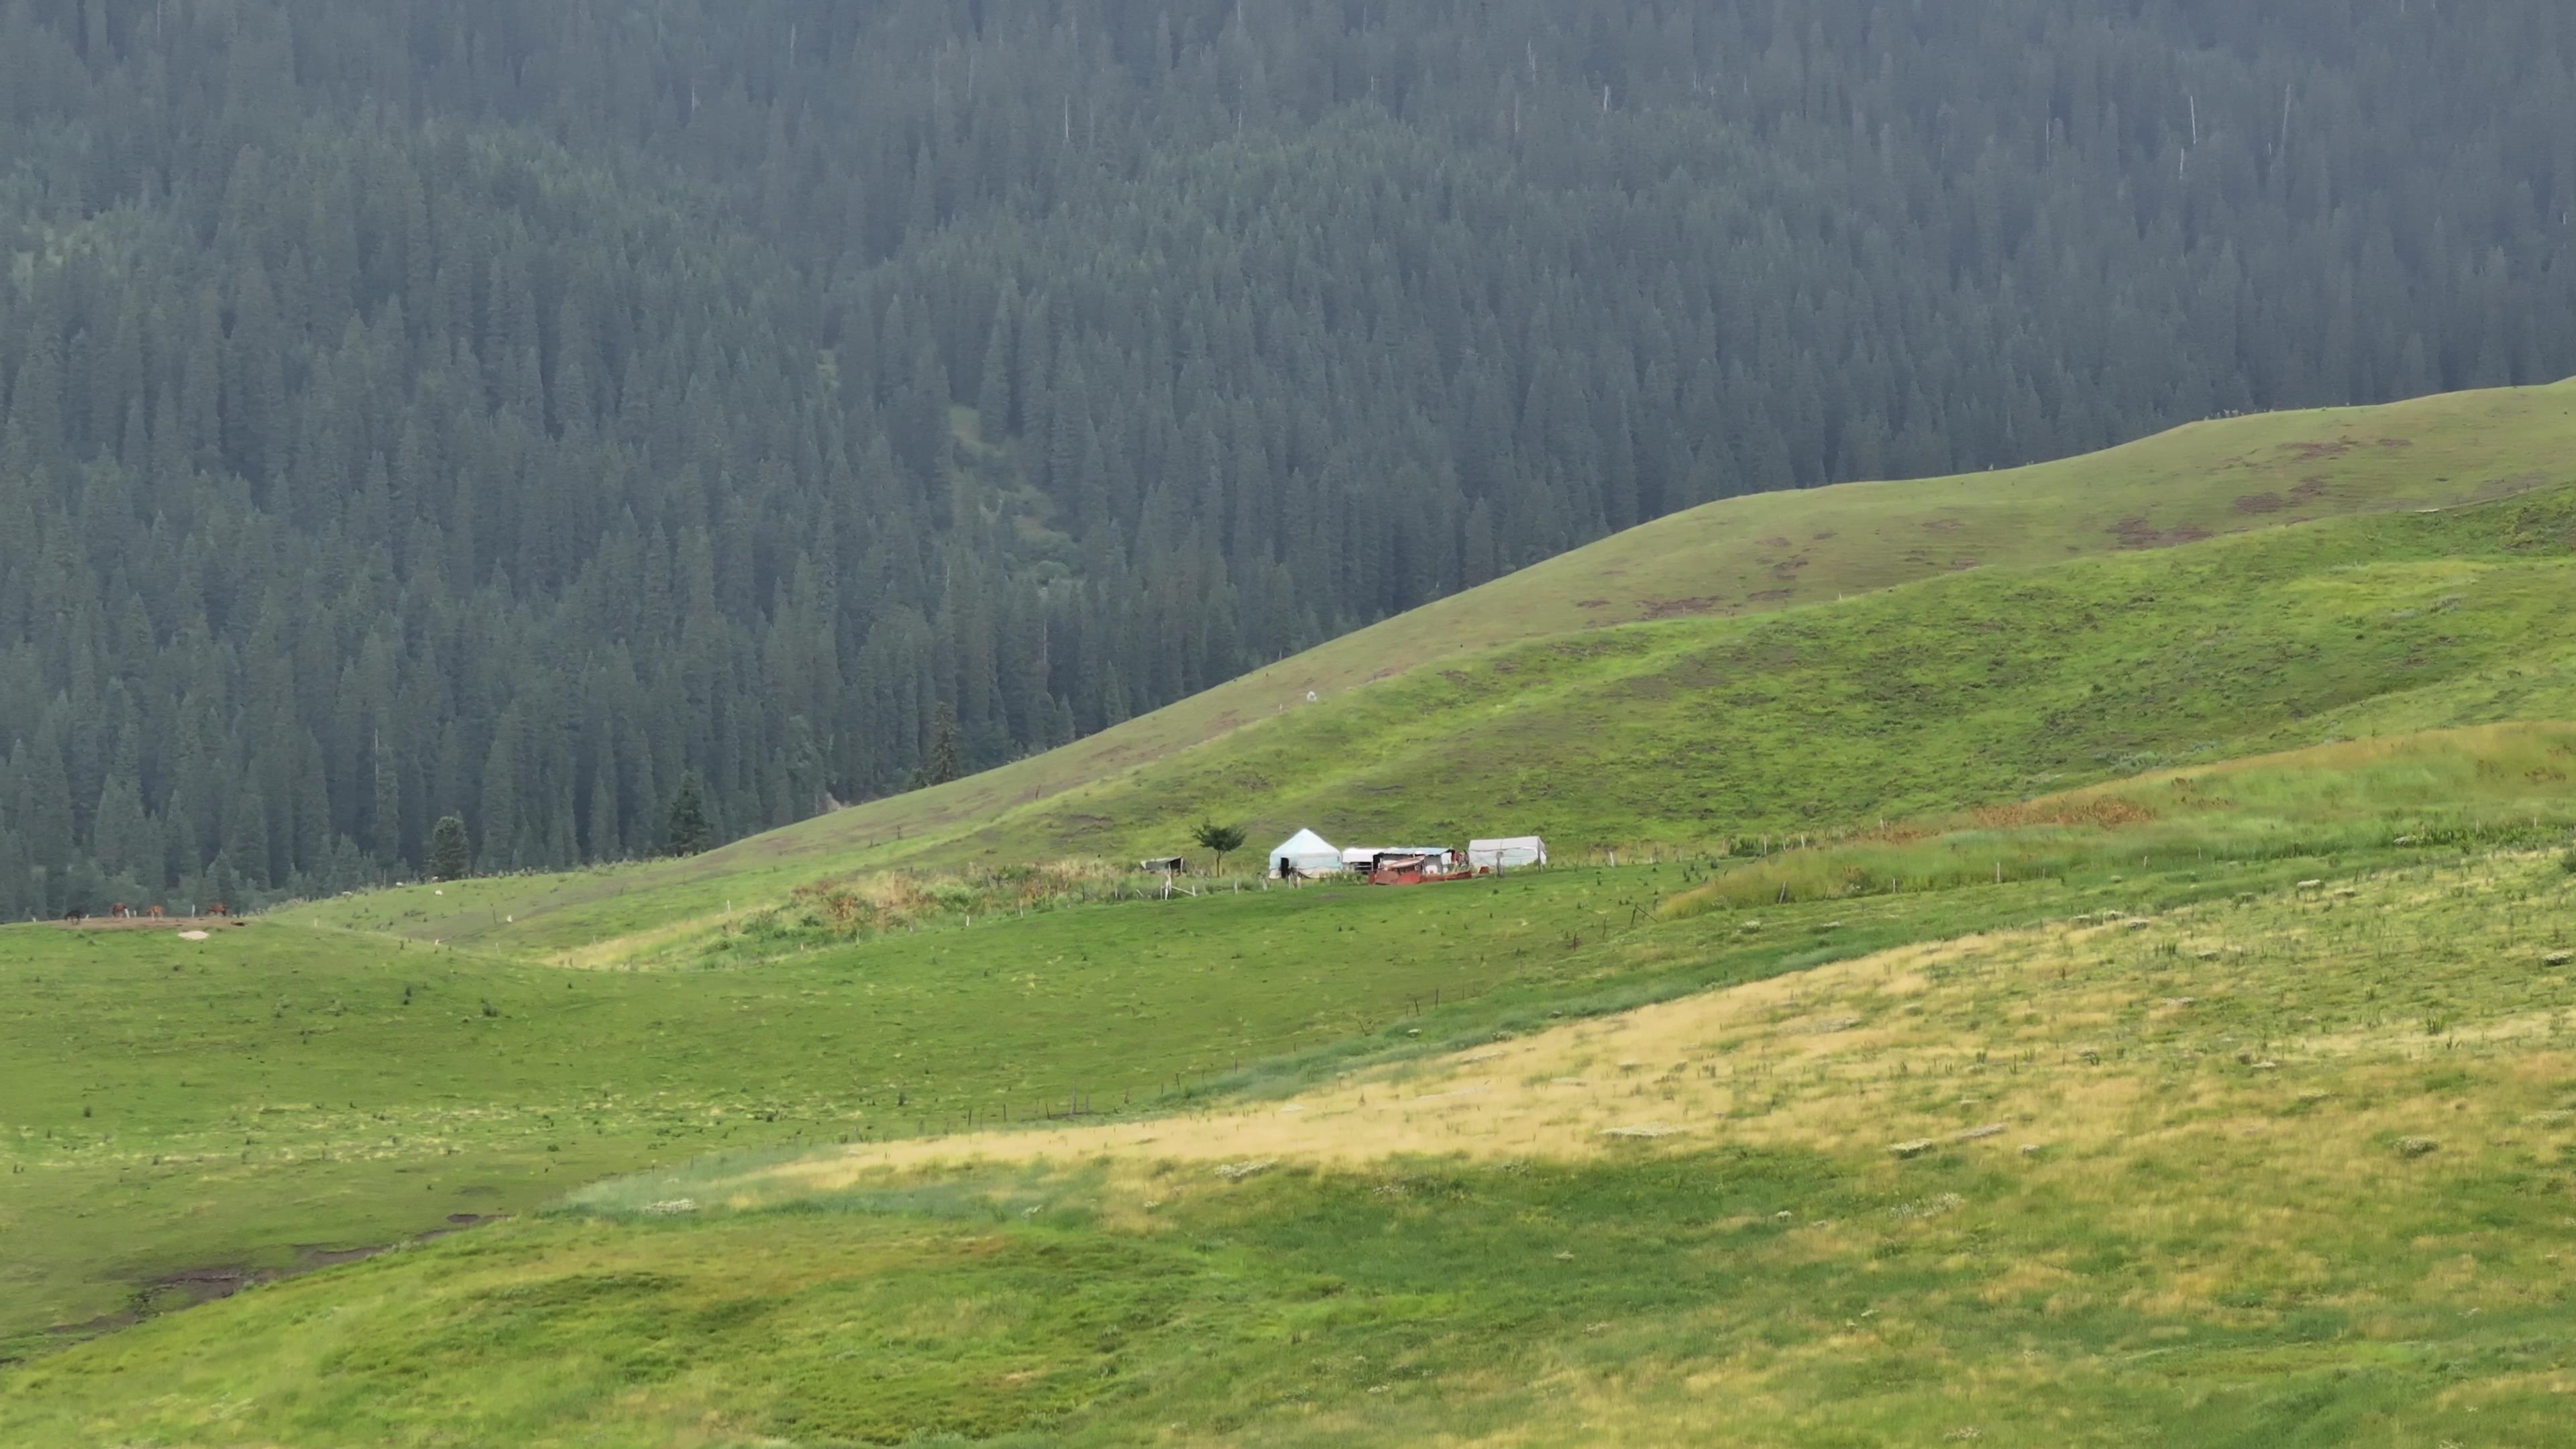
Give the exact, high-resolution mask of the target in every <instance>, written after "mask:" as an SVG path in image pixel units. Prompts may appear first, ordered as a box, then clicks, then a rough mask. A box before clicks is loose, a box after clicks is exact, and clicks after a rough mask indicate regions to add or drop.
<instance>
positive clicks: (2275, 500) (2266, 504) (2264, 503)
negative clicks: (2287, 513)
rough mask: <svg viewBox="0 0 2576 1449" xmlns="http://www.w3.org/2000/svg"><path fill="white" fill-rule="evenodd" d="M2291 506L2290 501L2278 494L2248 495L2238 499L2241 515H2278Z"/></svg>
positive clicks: (2237, 506)
mask: <svg viewBox="0 0 2576 1449" xmlns="http://www.w3.org/2000/svg"><path fill="white" fill-rule="evenodd" d="M2289 506H2290V501H2289V500H2288V499H2286V498H2283V497H2282V496H2281V495H2280V494H2278V493H2246V494H2240V495H2238V497H2237V499H2236V511H2237V512H2239V513H2278V512H2280V511H2281V510H2282V509H2284V508H2287V507H2289Z"/></svg>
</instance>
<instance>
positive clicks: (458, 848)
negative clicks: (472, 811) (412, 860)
mask: <svg viewBox="0 0 2576 1449" xmlns="http://www.w3.org/2000/svg"><path fill="white" fill-rule="evenodd" d="M473 868H474V857H473V847H472V845H471V844H470V843H469V842H468V841H467V839H466V835H465V817H464V816H462V815H442V816H440V817H439V820H438V824H437V825H436V826H434V827H432V828H431V830H430V832H429V862H428V869H429V878H430V879H431V880H463V879H465V877H466V875H467V874H468V873H469V872H471V871H472V870H473Z"/></svg>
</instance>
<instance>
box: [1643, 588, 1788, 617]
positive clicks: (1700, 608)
mask: <svg viewBox="0 0 2576 1449" xmlns="http://www.w3.org/2000/svg"><path fill="white" fill-rule="evenodd" d="M1787 592H1788V591H1787V590H1785V589H1784V590H1782V591H1781V593H1782V595H1783V597H1785V596H1786V595H1787ZM1722 603H1723V601H1722V600H1718V599H1648V600H1646V601H1645V613H1644V617H1646V618H1648V619H1680V618H1687V617H1689V616H1691V615H1693V614H1709V613H1714V612H1716V611H1717V609H1718V608H1719V607H1720V606H1721V604H1722Z"/></svg>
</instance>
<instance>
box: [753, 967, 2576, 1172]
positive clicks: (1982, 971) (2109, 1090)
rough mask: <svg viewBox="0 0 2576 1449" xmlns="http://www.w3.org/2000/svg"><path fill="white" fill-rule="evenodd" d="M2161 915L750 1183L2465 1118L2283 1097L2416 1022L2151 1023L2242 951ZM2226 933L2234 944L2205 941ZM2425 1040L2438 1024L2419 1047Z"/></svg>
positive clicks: (2495, 1038) (2296, 1131) (2349, 1155)
mask: <svg viewBox="0 0 2576 1449" xmlns="http://www.w3.org/2000/svg"><path fill="white" fill-rule="evenodd" d="M2192 927H2193V923H2191V922H2189V921H2187V920H2176V921H2168V922H2155V923H2150V924H2149V926H2148V927H2147V928H2146V929H2147V930H2148V931H2152V932H2154V933H2157V937H2156V938H2159V939H2161V938H2170V939H2174V940H2176V941H2178V942H2184V941H2196V940H2203V939H2208V933H2207V932H2206V931H2205V930H2194V929H2193V928H2192ZM2150 939H2151V938H2150V937H2149V936H2147V935H2146V934H2143V933H2142V932H2141V931H2140V930H2139V929H2138V928H2137V926H2136V924H2135V923H2133V922H2130V921H2125V920H2124V921H2117V922H2112V923H2110V924H2107V925H2087V926H2082V927H2068V926H2056V927H2048V928H2041V929H2034V930H2029V931H2023V932H2016V933H2009V934H2001V935H1995V936H1984V937H1972V938H1967V939H1962V940H1957V941H1949V942H1942V943H1937V944H1926V945H1917V946H1909V947H1906V948H1903V949H1899V950H1896V951H1891V952H1887V953H1884V954H1881V955H1877V956H1872V957H1868V958H1864V959H1860V960H1855V961H1851V962H1848V963H1843V964H1840V965H1835V966H1830V967H1825V968H1821V969H1818V970H1815V971H1811V972H1806V973H1802V974H1799V975H1795V976H1789V977H1782V978H1778V979H1774V980H1769V981H1764V982H1759V983H1755V984H1750V985H1746V986H1742V987H1738V988H1734V989H1731V990H1726V991H1720V992H1714V993H1711V994H1708V995H1704V996H1699V997H1694V998H1691V999H1688V1000H1683V1001H1676V1002H1671V1003H1667V1004H1664V1005H1660V1006H1655V1007H1650V1008H1646V1009H1643V1010H1639V1011H1636V1012H1632V1013H1629V1014H1627V1015H1624V1016H1620V1017H1616V1018H1609V1019H1605V1020H1600V1021H1590V1022H1583V1023H1579V1024H1573V1025H1568V1026H1565V1027H1561V1028H1557V1029H1554V1030H1550V1031H1547V1032H1544V1033H1540V1034H1536V1035H1533V1036H1530V1037H1526V1038H1522V1039H1517V1040H1505V1041H1499V1042H1496V1043H1494V1044H1492V1045H1488V1046H1482V1047H1478V1048H1475V1049H1473V1050H1470V1051H1466V1052H1461V1053H1457V1054H1454V1055H1451V1056H1447V1057H1443V1058H1435V1059H1431V1060H1427V1061H1421V1062H1415V1063H1407V1064H1402V1065H1398V1066H1392V1067H1386V1068H1379V1069H1373V1070H1370V1071H1366V1072H1362V1073H1358V1074H1355V1075H1353V1076H1351V1077H1349V1078H1347V1079H1345V1080H1343V1081H1342V1082H1340V1083H1337V1084H1336V1085H1334V1086H1332V1087H1329V1088H1325V1089H1321V1090H1317V1091H1314V1092H1310V1093H1308V1094H1306V1095H1304V1096H1301V1097H1299V1098H1297V1099H1295V1100H1293V1101H1289V1102H1286V1103H1279V1102H1261V1103H1248V1104H1244V1105H1240V1106H1233V1107H1228V1108H1225V1109H1222V1110H1214V1111H1207V1112H1201V1113H1194V1114H1189V1115H1184V1116H1177V1117H1172V1118H1167V1119H1161V1120H1156V1121H1153V1122H1149V1123H1144V1124H1138V1123H1132V1122H1131V1123H1117V1124H1109V1125H1099V1126H1082V1127H1067V1128H1061V1129H1057V1130H1052V1131H1002V1132H992V1133H982V1134H970V1135H965V1136H953V1137H946V1138H940V1139H934V1140H926V1141H908V1142H898V1143H892V1144H885V1145H869V1146H860V1147H853V1148H851V1149H849V1150H847V1151H846V1152H842V1153H839V1154H836V1155H833V1156H829V1157H822V1158H815V1159H808V1160H803V1161H799V1162H795V1163H790V1164H786V1165H782V1166H778V1167H775V1168H771V1169H767V1170H766V1171H764V1172H761V1173H758V1174H755V1175H754V1176H752V1177H751V1178H747V1179H745V1180H744V1181H743V1183H742V1186H743V1188H744V1190H745V1193H746V1198H745V1200H746V1201H748V1200H756V1199H760V1198H767V1197H771V1196H774V1195H775V1194H776V1193H777V1192H779V1191H781V1190H787V1191H797V1190H814V1191H829V1190H832V1189H835V1188H839V1187H845V1186H849V1185H851V1184H854V1183H856V1182H858V1181H860V1180H863V1179H865V1178H867V1177H869V1176H871V1175H874V1174H877V1173H880V1172H884V1171H888V1170H909V1169H917V1168H924V1167H930V1166H933V1165H958V1164H963V1163H972V1162H985V1163H997V1162H998V1163H1029V1162H1039V1161H1054V1162H1058V1163H1063V1162H1090V1161H1095V1160H1101V1159H1106V1160H1109V1161H1112V1162H1118V1163H1125V1164H1143V1163H1164V1164H1190V1163H1197V1164H1205V1165H1207V1166H1209V1167H1211V1168H1213V1169H1216V1171H1217V1174H1218V1175H1219V1176H1220V1177H1221V1178H1223V1179H1226V1180H1233V1179H1235V1178H1238V1177H1240V1176H1244V1175H1249V1173H1248V1172H1247V1171H1246V1169H1253V1168H1259V1167H1261V1166H1263V1165H1266V1164H1271V1163H1276V1162H1299V1163H1308V1164H1316V1165H1357V1164H1363V1163H1370V1162H1376V1161H1380V1160H1383V1159H1388V1158H1396V1157H1404V1156H1461V1157H1468V1158H1532V1157H1545V1158H1558V1159H1579V1158H1588V1157H1596V1156H1599V1155H1602V1154H1606V1153H1635V1152H1641V1151H1646V1152H1652V1151H1673V1150H1702V1149H1706V1148H1709V1147H1712V1146H1719V1145H1725V1144H1729V1143H1745V1144H1764V1145H1797V1146H1802V1147H1806V1148H1810V1149H1818V1150H1825V1151H1836V1152H1860V1153H1867V1154H1873V1155H1890V1154H1891V1149H1892V1148H1894V1146H1895V1145H1896V1144H1899V1143H1928V1144H1930V1145H1929V1146H1928V1147H1927V1148H1925V1149H1923V1150H1926V1151H1937V1152H1977V1153H1988V1154H2014V1153H2019V1152H2021V1151H2022V1150H2023V1149H2024V1148H2025V1146H2026V1145H2028V1146H2030V1147H2033V1148H2037V1147H2040V1146H2042V1145H2045V1147H2046V1149H2047V1150H2049V1151H2050V1152H2051V1153H2057V1152H2076V1153H2086V1152H2091V1151H2094V1150H2097V1149H2100V1148H2102V1147H2103V1146H2105V1145H2106V1144H2111V1143H2115V1142H2116V1143H2118V1144H2120V1145H2121V1146H2122V1147H2123V1148H2124V1149H2128V1150H2154V1151H2166V1152H2171V1153H2175V1154H2179V1155H2181V1156H2184V1157H2187V1158H2188V1157H2200V1158H2209V1159H2212V1160H2215V1159H2217V1158H2221V1157H2230V1158H2232V1157H2243V1156H2252V1157H2256V1158H2268V1157H2275V1156H2287V1155H2295V1156H2297V1157H2298V1158H2300V1159H2302V1160H2304V1161H2306V1162H2307V1163H2309V1164H2310V1165H2311V1167H2314V1166H2315V1165H2317V1164H2319V1163H2323V1162H2331V1161H2333V1160H2336V1159H2338V1158H2340V1159H2343V1160H2347V1161H2352V1162H2358V1161H2361V1160H2364V1159H2365V1158H2366V1159H2367V1160H2369V1161H2371V1162H2373V1163H2377V1162H2378V1161H2379V1160H2380V1159H2381V1158H2384V1157H2385V1156H2386V1153H2385V1152H2384V1151H2379V1150H2374V1149H2372V1148H2371V1146H2370V1143H2371V1142H2372V1141H2373V1140H2374V1139H2377V1138H2383V1137H2385V1136H2386V1134H2388V1133H2391V1132H2419V1131H2420V1132H2425V1133H2431V1134H2438V1133H2440V1132H2441V1131H2444V1130H2448V1129H2449V1128H2450V1127H2451V1126H2452V1124H2451V1123H2450V1122H2449V1121H2448V1120H2447V1119H2446V1117H2445V1109H2444V1107H2443V1105H2442V1104H2440V1103H2433V1102H2425V1101H2421V1100H2414V1099H2407V1100H2402V1101H2392V1102H2390V1103H2389V1104H2386V1105H2383V1106H2380V1107H2376V1108H2374V1109H2372V1110H2369V1111H2350V1112H2333V1113H2314V1114H2309V1115H2304V1116H2296V1117H2289V1118H2284V1116H2283V1114H2284V1112H2285V1111H2287V1110H2288V1109H2290V1108H2292V1107H2294V1106H2297V1105H2299V1103H2298V1101H2297V1094H2296V1093H2295V1092H2294V1091H2293V1090H2292V1089H2291V1088H2290V1087H2289V1086H2288V1085H2287V1082H2286V1079H2285V1078H2284V1076H2283V1075H2282V1074H2281V1071H2280V1068H2281V1067H2282V1066H2283V1064H2285V1063H2289V1064H2294V1065H2315V1064H2319V1063H2322V1062H2326V1061H2341V1062H2343V1063H2344V1064H2346V1065H2359V1064H2366V1060H2367V1059H2370V1058H2373V1056H2374V1054H2376V1055H2377V1056H2379V1057H2385V1058H2387V1059H2388V1060H2390V1061H2402V1060H2404V1059H2405V1057H2406V1055H2407V1053H2408V1051H2409V1050H2410V1048H2409V1047H2408V1046H2407V1045H2406V1043H2405V1042H2404V1040H2403V1039H2404V1038H2405V1037H2406V1036H2407V1034H2408V1031H2409V1030H2410V1028H2407V1027H2403V1026H2399V1025H2395V1024H2392V1025H2390V1026H2387V1027H2385V1028H2380V1029H2373V1030H2345V1031H2342V1032H2338V1033H2333V1034H2330V1035H2321V1036H2318V1037H2315V1038H2299V1039H2293V1040H2275V1041H2272V1042H2270V1043H2268V1044H2266V1045H2264V1046H2262V1047H2261V1048H2259V1051H2260V1053H2261V1059H2260V1060H2256V1059H2254V1058H2255V1056H2256V1051H2257V1049H2255V1048H2250V1047H2249V1048H2248V1049H2246V1050H2244V1051H2241V1052H2238V1053H2237V1054H2236V1058H2237V1059H2236V1060H2235V1061H2234V1062H2230V1061H2229V1060H2227V1059H2226V1058H2224V1057H2221V1056H2218V1055H2216V1054H2215V1053H2214V1052H2211V1051H2210V1050H2208V1049H2207V1048H2206V1047H2201V1048H2193V1049H2181V1048H2175V1047H2173V1046H2172V1045H2170V1044H2167V1045H2166V1046H2163V1047H2157V1046H2152V1045H2141V1044H2140V1043H2139V1042H2138V1041H2136V1040H2135V1039H2134V1033H2135V1030H2136V1028H2135V1026H2134V1023H2136V1022H2139V1021H2146V1022H2149V1023H2152V1024H2154V1025H2156V1026H2157V1027H2158V1028H2160V1029H2163V1028H2170V1029H2172V1031H2171V1032H2170V1033H2169V1034H2175V1033H2179V1032H2180V1031H2183V1030H2186V1029H2188V1027H2189V1025H2190V1023H2191V1019H2192V1017H2193V1014H2194V1012H2195V1011H2196V1010H2202V1009H2205V1008H2204V1004H2206V1003H2216V1002H2219V1001H2221V1000H2224V999H2225V997H2226V996H2227V994H2228V993H2229V992H2230V991H2232V990H2233V989H2235V982H2236V979H2237V978H2238V977H2240V976H2241V975H2242V971H2241V968H2240V966H2239V963H2237V962H2236V961H2235V960H2233V959H2232V958H2231V957H2230V956H2229V955H2228V954H2227V952H2225V951H2223V950H2220V949H2219V948H2217V947H2215V946H2194V947H2192V948H2191V949H2188V950H2177V951H2176V952H2175V953H2174V954H2173V956H2172V958H2171V960H2170V961H2169V962H2167V963H2165V966H2166V969H2164V970H2163V971H2162V973H2161V974H2158V975H2155V976H2153V977H2152V978H2151V977H2150V976H2149V975H2148V974H2146V973H2143V972H2141V971H2139V970H2136V969H2132V968H2131V967H2129V966H2114V965H2113V964H2112V963H2111V962H2110V961H2108V960H2107V958H2106V955H2105V953H2107V952H2109V951H2113V950H2125V951H2135V950H2137V949H2138V948H2139V947H2140V946H2141V944H2142V943H2145V942H2147V941H2148V940H2150ZM2204 951H2208V952H2214V953H2215V954H2214V955H2211V956H2210V957H2209V959H2202V957H2201V953H2202V952H2204ZM2123 1023H2131V1024H2132V1025H2130V1026H2128V1027H2123V1025H2122V1024H2123ZM2550 1030H2551V1022H2550V1018H2549V1016H2548V1014H2547V1013H2545V1012H2544V1013H2538V1014H2535V1015H2533V1016H2531V1017H2529V1018H2526V1019H2515V1020H2510V1021H2504V1022H2493V1023H2488V1024H2485V1025H2484V1026H2482V1027H2481V1028H2479V1034H2480V1036H2481V1037H2482V1039H2484V1040H2485V1041H2488V1042H2503V1041H2507V1040H2515V1041H2517V1042H2518V1044H2520V1045H2523V1046H2534V1045H2537V1044H2538V1043H2539V1041H2540V1039H2541V1038H2542V1037H2544V1036H2545V1035H2546V1034H2547V1033H2548V1032H2549V1031H2550ZM2123 1031H2128V1032H2130V1033H2131V1036H2130V1037H2129V1038H2125V1039H2124V1038H2123V1037H2122V1035H2121V1033H2122V1032H2123ZM2421 1047H2422V1043H2421V1041H2420V1039H2419V1040H2418V1041H2417V1042H2416V1043H2415V1048H2413V1049H2421ZM2194 1051H2197V1052H2198V1055H2197V1056H2194V1055H2193V1052H2194ZM2178 1062H2179V1063H2180V1064H2181V1065H2182V1066H2183V1067H2186V1068H2189V1069H2187V1070H2177V1064H2178ZM2549 1069H2550V1068H2547V1067H2540V1066H2535V1067H2533V1070H2537V1071H2541V1072H2543V1073H2544V1074H2545V1072H2546V1071H2547V1070H2549ZM1891 1160H1892V1159H1891Z"/></svg>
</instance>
